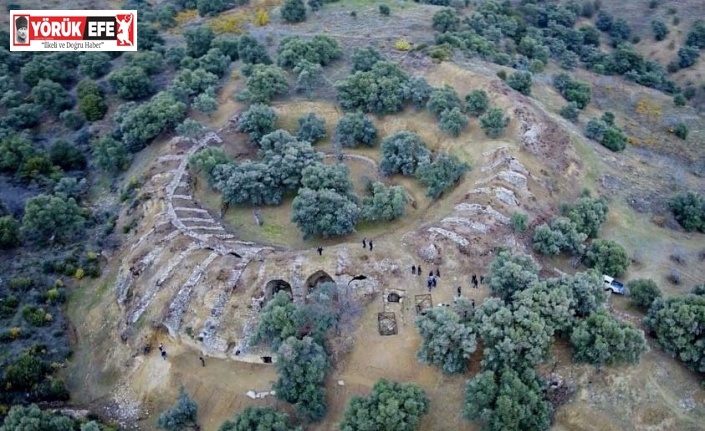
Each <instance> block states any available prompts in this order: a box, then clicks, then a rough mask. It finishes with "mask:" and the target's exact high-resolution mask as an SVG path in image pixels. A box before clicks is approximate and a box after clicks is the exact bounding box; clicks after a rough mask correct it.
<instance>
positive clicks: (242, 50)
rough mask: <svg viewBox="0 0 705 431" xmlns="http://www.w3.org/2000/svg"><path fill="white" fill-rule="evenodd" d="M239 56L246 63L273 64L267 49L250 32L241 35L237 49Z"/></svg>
mask: <svg viewBox="0 0 705 431" xmlns="http://www.w3.org/2000/svg"><path fill="white" fill-rule="evenodd" d="M237 53H238V56H239V57H240V60H242V62H243V63H245V64H258V63H262V64H271V63H272V60H271V59H270V58H269V54H267V49H266V48H265V47H264V45H262V44H261V43H259V42H258V41H257V39H255V38H254V37H253V36H250V35H249V34H246V35H243V36H241V37H240V42H239V44H238V49H237Z"/></svg>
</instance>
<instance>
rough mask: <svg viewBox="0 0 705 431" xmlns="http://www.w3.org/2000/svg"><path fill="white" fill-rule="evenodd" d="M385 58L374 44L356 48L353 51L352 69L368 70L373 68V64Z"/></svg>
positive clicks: (357, 70) (354, 70)
mask: <svg viewBox="0 0 705 431" xmlns="http://www.w3.org/2000/svg"><path fill="white" fill-rule="evenodd" d="M384 60H385V58H384V56H383V55H382V54H381V53H380V52H379V51H378V50H377V49H376V48H374V47H372V46H366V47H364V48H355V49H354V50H353V53H352V65H353V66H352V71H353V73H354V72H368V71H370V70H372V66H374V65H375V64H376V63H378V62H380V61H384Z"/></svg>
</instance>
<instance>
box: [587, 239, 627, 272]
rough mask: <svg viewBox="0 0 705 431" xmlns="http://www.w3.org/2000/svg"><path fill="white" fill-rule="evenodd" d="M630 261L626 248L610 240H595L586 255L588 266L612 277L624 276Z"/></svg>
mask: <svg viewBox="0 0 705 431" xmlns="http://www.w3.org/2000/svg"><path fill="white" fill-rule="evenodd" d="M630 261H631V260H630V259H629V256H628V255H627V252H626V251H625V250H624V248H623V247H622V246H621V245H619V244H618V243H616V242H614V241H611V240H608V239H596V240H594V241H593V242H592V244H590V247H589V248H588V250H587V253H586V254H585V264H586V265H587V266H589V267H590V268H594V269H595V270H596V271H598V272H600V273H602V274H607V275H611V276H612V277H619V276H621V275H622V274H624V272H625V271H626V270H627V268H628V267H629V263H630Z"/></svg>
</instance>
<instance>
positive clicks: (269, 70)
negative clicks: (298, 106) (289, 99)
mask: <svg viewBox="0 0 705 431" xmlns="http://www.w3.org/2000/svg"><path fill="white" fill-rule="evenodd" d="M288 91H289V84H288V82H287V80H286V75H285V74H284V71H283V70H282V69H280V68H278V67H276V66H272V65H265V64H255V65H254V66H253V67H252V70H251V72H250V76H248V77H247V81H245V91H243V92H242V93H241V94H240V95H239V98H241V99H243V100H248V101H250V102H251V103H269V102H271V101H272V99H273V98H274V97H275V96H278V95H282V94H286V93H287V92H288Z"/></svg>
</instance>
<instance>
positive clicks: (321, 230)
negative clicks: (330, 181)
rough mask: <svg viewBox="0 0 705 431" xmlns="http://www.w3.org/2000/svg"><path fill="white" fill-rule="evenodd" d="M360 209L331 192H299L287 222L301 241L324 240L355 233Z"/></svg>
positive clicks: (343, 197) (325, 190) (305, 190)
mask: <svg viewBox="0 0 705 431" xmlns="http://www.w3.org/2000/svg"><path fill="white" fill-rule="evenodd" d="M359 214H360V209H359V208H358V206H357V205H356V204H355V202H353V201H351V200H350V199H349V198H348V197H346V196H343V195H340V194H339V193H337V192H335V191H333V190H331V189H321V190H311V189H308V188H302V189H299V194H298V195H297V196H296V197H295V198H294V201H293V202H292V213H291V221H292V222H294V223H296V224H297V225H298V226H299V229H300V230H301V232H303V234H304V238H309V237H311V236H316V235H320V236H322V237H324V238H327V237H331V236H339V235H347V234H349V233H352V232H355V225H356V224H357V219H358V217H359Z"/></svg>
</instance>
